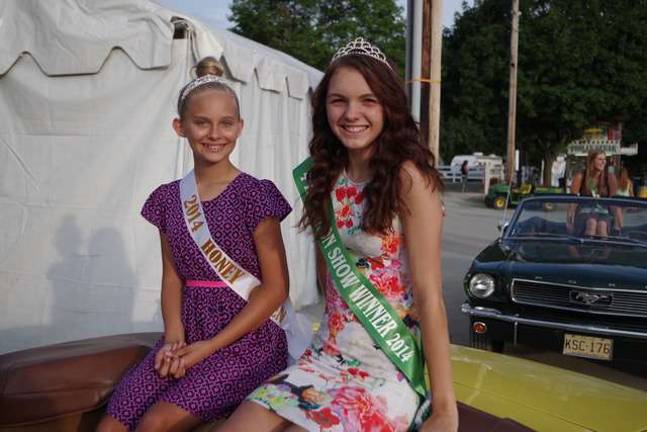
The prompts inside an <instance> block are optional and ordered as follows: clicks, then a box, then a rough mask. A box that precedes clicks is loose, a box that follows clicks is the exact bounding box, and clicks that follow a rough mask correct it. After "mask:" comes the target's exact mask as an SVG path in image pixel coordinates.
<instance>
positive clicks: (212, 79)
mask: <svg viewBox="0 0 647 432" xmlns="http://www.w3.org/2000/svg"><path fill="white" fill-rule="evenodd" d="M210 83H218V84H222V85H226V86H227V87H229V84H227V82H226V81H225V80H224V79H222V78H220V77H218V76H216V75H204V76H201V77H200V78H196V79H194V80H192V81H189V83H188V84H187V85H185V86H184V87H182V90H180V99H179V101H178V106H181V105H182V103H183V102H184V99H186V97H187V96H188V95H189V93H191V92H192V91H193V90H195V89H197V88H198V87H201V86H203V85H205V84H210Z"/></svg>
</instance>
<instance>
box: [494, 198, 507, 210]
mask: <svg viewBox="0 0 647 432" xmlns="http://www.w3.org/2000/svg"><path fill="white" fill-rule="evenodd" d="M505 202H506V197H504V196H498V197H496V198H494V208H495V209H497V210H502V209H504V208H505Z"/></svg>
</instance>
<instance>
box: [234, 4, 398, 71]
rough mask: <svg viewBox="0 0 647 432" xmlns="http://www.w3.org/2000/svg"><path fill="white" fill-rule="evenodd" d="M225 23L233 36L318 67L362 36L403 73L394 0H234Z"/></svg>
mask: <svg viewBox="0 0 647 432" xmlns="http://www.w3.org/2000/svg"><path fill="white" fill-rule="evenodd" d="M229 20H230V21H232V22H233V23H234V26H233V28H232V29H231V30H233V31H234V32H236V33H238V34H240V35H242V36H245V37H247V38H250V39H252V40H255V41H257V42H260V43H262V44H264V45H267V46H270V47H272V48H275V49H278V50H280V51H283V52H285V53H288V54H290V55H292V56H294V57H296V58H298V59H299V60H301V61H303V62H305V63H308V64H310V65H312V66H314V67H316V68H318V69H322V70H323V69H325V68H326V66H327V64H328V62H329V61H330V58H331V57H332V55H333V54H334V52H335V51H336V50H337V48H339V47H340V46H342V45H343V44H345V43H346V42H348V41H350V40H352V39H354V38H356V37H358V36H362V37H364V38H365V39H367V40H369V41H371V42H373V43H374V44H376V45H378V46H379V47H380V48H381V49H382V50H383V51H384V53H385V54H386V55H387V56H388V57H389V58H390V59H392V60H393V61H394V62H395V63H396V64H397V65H398V67H399V68H400V70H402V71H403V70H404V69H403V68H404V61H405V39H404V30H405V23H404V18H403V11H402V8H401V7H399V6H398V5H397V4H396V3H395V1H394V0H374V1H370V2H368V1H364V0H328V1H325V2H321V1H315V0H234V1H233V3H232V5H231V16H229Z"/></svg>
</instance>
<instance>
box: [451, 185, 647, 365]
mask: <svg viewBox="0 0 647 432" xmlns="http://www.w3.org/2000/svg"><path fill="white" fill-rule="evenodd" d="M464 285H465V292H466V294H467V301H466V302H465V303H464V304H463V307H462V310H463V312H465V313H467V314H468V315H469V317H470V335H471V342H472V345H473V346H474V347H479V348H487V349H491V350H494V351H500V350H501V349H502V348H503V345H504V344H506V343H512V344H517V343H519V344H524V345H531V346H539V347H542V348H546V349H549V350H554V351H558V352H561V353H563V354H564V355H569V356H578V357H587V358H593V359H598V360H602V361H610V360H612V359H621V358H622V359H627V358H628V359H637V360H640V359H643V360H644V359H646V358H647V201H646V200H640V199H631V198H591V197H577V196H566V195H560V196H542V197H531V198H526V199H525V200H523V201H522V203H521V204H520V205H519V207H518V208H517V209H516V211H515V213H514V215H513V217H512V219H511V221H510V223H509V224H508V225H506V226H505V227H504V228H503V232H502V235H501V237H500V238H499V239H497V240H496V241H495V242H494V243H492V244H491V245H489V246H488V247H487V248H485V249H484V250H483V251H482V252H481V253H480V254H479V255H478V256H477V257H476V258H475V259H474V261H473V263H472V266H471V268H470V269H469V271H468V273H467V275H466V276H465V280H464Z"/></svg>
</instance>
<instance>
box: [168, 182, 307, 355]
mask: <svg viewBox="0 0 647 432" xmlns="http://www.w3.org/2000/svg"><path fill="white" fill-rule="evenodd" d="M180 199H181V201H182V214H183V215H184V222H185V223H186V227H187V229H188V230H189V234H190V235H191V238H193V241H194V242H195V244H196V245H197V246H198V249H200V252H201V253H202V256H203V257H204V258H205V260H206V261H207V263H208V264H209V265H210V266H211V268H212V269H213V271H214V272H215V273H216V274H217V275H218V277H219V278H220V279H221V280H222V281H223V282H224V283H226V284H227V286H228V287H229V288H231V289H232V290H233V291H234V292H235V293H236V294H238V295H239V296H240V297H241V298H242V299H243V300H245V301H248V300H249V295H250V293H251V292H252V290H253V289H254V288H256V287H257V286H259V285H260V284H261V281H260V280H258V278H256V276H254V275H253V274H251V273H249V272H248V271H246V270H245V269H244V268H243V267H241V266H240V265H238V263H236V261H234V260H233V259H231V257H229V256H228V255H227V254H226V253H225V251H223V250H222V249H221V248H220V246H218V244H217V243H216V242H215V241H214V240H213V237H212V236H211V233H210V232H209V227H208V226H207V219H206V217H205V215H204V211H203V209H202V203H201V201H200V196H199V195H198V185H197V183H196V179H195V173H194V171H193V170H191V172H189V173H188V174H187V175H186V176H185V177H184V178H183V179H182V180H180ZM270 318H271V319H272V321H274V322H275V323H276V324H277V325H279V326H280V327H281V328H282V329H283V330H284V331H285V334H286V338H287V341H288V352H289V354H290V357H292V360H293V361H294V360H296V359H298V358H299V357H300V356H301V354H303V352H304V351H305V349H306V348H307V347H308V345H309V344H310V339H311V337H310V334H311V331H310V329H309V328H308V329H304V328H303V327H304V325H303V324H304V323H299V322H298V320H297V317H296V314H295V312H294V309H293V308H292V303H291V302H290V299H289V298H288V299H287V300H286V301H285V303H283V305H282V306H281V307H279V308H278V309H277V310H276V311H275V312H274V313H273V314H272V316H271V317H270Z"/></svg>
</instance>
